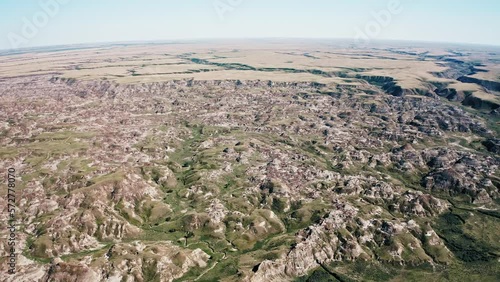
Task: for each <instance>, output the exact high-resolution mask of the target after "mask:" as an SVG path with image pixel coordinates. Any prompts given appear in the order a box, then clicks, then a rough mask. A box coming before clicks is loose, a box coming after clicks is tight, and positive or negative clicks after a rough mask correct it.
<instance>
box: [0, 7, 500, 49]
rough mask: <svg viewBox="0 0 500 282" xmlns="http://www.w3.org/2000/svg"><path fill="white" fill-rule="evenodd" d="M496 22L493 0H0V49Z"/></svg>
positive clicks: (449, 30) (435, 36)
mask: <svg viewBox="0 0 500 282" xmlns="http://www.w3.org/2000/svg"><path fill="white" fill-rule="evenodd" d="M58 1H59V2H58ZM393 1H395V3H396V4H392V5H394V7H396V8H393V9H389V8H388V6H389V5H390V3H391V2H393ZM398 2H399V5H398ZM44 3H45V4H44ZM381 11H382V12H381ZM377 14H378V15H379V16H376V15H377ZM388 14H389V15H390V16H389V17H388V16H387V15H388ZM499 27H500V1H499V0H0V49H11V48H14V47H32V46H47V45H60V44H74V43H95V42H115V41H150V40H171V39H198V38H264V37H300V38H308V37H311V38H354V37H358V38H363V40H365V39H397V40H415V41H438V42H458V43H478V44H489V45H500V31H499V29H498V28H499Z"/></svg>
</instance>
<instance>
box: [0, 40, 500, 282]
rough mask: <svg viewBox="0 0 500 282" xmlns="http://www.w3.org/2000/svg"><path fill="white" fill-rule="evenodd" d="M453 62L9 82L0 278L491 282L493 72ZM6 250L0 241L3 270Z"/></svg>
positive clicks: (495, 253)
mask: <svg viewBox="0 0 500 282" xmlns="http://www.w3.org/2000/svg"><path fill="white" fill-rule="evenodd" d="M123 48H125V49H126V48H127V47H123ZM253 52H257V51H253ZM332 52H337V51H335V50H334V51H332ZM338 52H341V50H338ZM350 52H351V53H352V52H353V51H350ZM356 52H358V53H359V54H361V55H363V54H365V53H364V52H365V50H360V51H356ZM370 52H373V50H372V51H370ZM384 52H390V53H395V54H398V56H400V55H401V52H403V51H398V52H399V53H398V52H396V51H395V50H393V49H390V50H389V51H387V50H386V51H384ZM140 55H141V54H138V55H137V56H139V57H140ZM50 56H60V55H59V53H58V52H54V53H53V54H51V55H50ZM50 56H49V58H50ZM363 56H364V55H363ZM408 56H415V57H417V58H418V57H419V56H420V57H422V56H425V55H422V54H420V55H418V54H416V55H408ZM484 56H486V57H488V56H492V57H494V58H497V57H495V56H498V54H497V55H494V54H493V55H484ZM484 56H483V57H481V58H483V59H484ZM11 57H12V58H13V59H12V60H13V61H15V60H16V58H17V57H16V55H12V56H11ZM194 57H195V56H194V55H192V56H191V57H190V59H189V60H190V61H191V62H193V60H192V58H194ZM313 57H314V56H313ZM463 57H464V58H462V59H461V60H460V61H453V60H451V59H449V58H448V59H446V58H445V59H443V58H438V59H436V58H434V59H436V60H440V61H439V62H433V64H438V65H439V64H441V65H440V66H439V67H440V68H442V69H439V71H436V70H435V69H431V70H428V71H427V73H428V75H429V76H433V77H436V79H437V80H440V79H441V82H442V81H443V79H444V80H447V81H446V82H443V83H441V84H440V83H438V82H433V83H430V82H429V83H427V84H425V85H427V88H426V87H425V86H418V87H405V84H404V83H402V82H401V81H402V80H401V79H399V80H398V78H393V77H391V76H389V75H387V73H385V72H384V70H379V72H380V73H373V72H374V71H376V68H374V69H373V70H369V71H368V70H359V71H357V70H351V71H353V72H352V73H349V72H347V73H344V72H338V71H331V72H320V71H308V72H307V73H309V74H310V75H313V76H314V75H316V76H319V77H322V78H325V77H326V78H328V79H332V80H331V81H330V80H328V79H327V80H326V81H323V80H322V81H311V80H308V79H305V78H304V79H303V80H297V81H288V80H287V81H280V80H279V79H277V80H274V79H272V78H275V77H270V79H260V78H259V79H251V78H249V79H237V78H234V79H233V78H230V79H224V78H222V79H219V78H217V79H215V78H211V79H197V78H196V77H194V79H193V78H172V79H163V78H161V77H160V78H158V77H156V78H154V79H152V81H149V80H146V81H144V80H139V81H135V82H134V83H126V81H115V80H113V79H109V78H107V79H102V78H100V77H99V76H98V75H96V76H95V77H86V78H85V79H81V78H78V77H72V76H71V75H70V76H67V75H65V74H64V72H62V71H57V72H54V73H50V72H49V73H46V72H36V73H30V72H27V73H25V74H17V75H15V76H8V75H6V74H4V75H3V76H2V77H0V105H1V111H0V117H1V118H0V121H1V123H0V143H1V145H2V148H1V149H0V167H1V168H2V169H5V170H7V168H9V167H14V168H15V169H16V171H17V175H18V179H17V187H16V193H17V194H16V195H17V196H16V201H17V202H16V206H17V209H18V210H17V213H16V223H17V224H18V226H19V231H18V233H17V236H18V238H17V240H18V241H17V244H18V250H19V253H18V266H17V268H18V271H17V273H16V274H15V275H3V274H2V276H1V277H2V278H1V280H2V281H358V280H363V281H389V280H390V281H415V280H428V281H498V279H500V273H499V269H500V268H499V261H500V243H499V235H498V234H500V221H499V204H500V197H499V196H500V195H499V188H500V170H499V165H500V156H499V152H500V140H499V127H498V120H499V114H498V109H499V108H498V105H500V103H498V100H496V99H498V91H499V89H497V88H495V87H497V86H498V83H500V79H499V80H497V81H489V82H488V81H486V80H484V79H481V78H474V77H477V75H476V74H477V73H480V71H479V72H478V71H477V69H475V68H480V65H481V63H478V62H477V57H474V60H476V61H473V60H472V59H469V58H468V57H467V56H466V55H463ZM179 58H181V59H183V60H185V59H186V55H182V56H181V57H179ZM308 59H311V58H308ZM81 60H82V61H83V60H84V59H81ZM200 60H201V59H200ZM204 60H205V59H204ZM311 60H314V59H311ZM352 60H354V59H352ZM7 61H8V60H7V59H5V61H4V62H3V63H0V66H2V64H3V65H4V66H5V67H12V65H7V64H8V63H7ZM54 61H57V59H54ZM194 62H195V63H196V64H203V65H207V66H208V67H207V68H210V67H217V68H222V70H220V71H219V72H222V76H223V74H224V71H228V72H229V71H230V70H232V69H234V68H238V69H239V70H241V68H242V65H241V64H239V63H238V64H237V65H235V64H229V65H228V63H224V64H222V63H218V64H215V65H214V63H213V61H212V62H210V61H196V60H195V61H194ZM489 63H491V60H490V61H489ZM65 66H66V67H65ZM388 66H390V65H388ZM62 67H63V68H64V69H72V70H75V68H74V66H70V65H69V64H67V65H63V66H62ZM330 67H332V68H334V67H337V66H335V65H331V66H330ZM243 68H244V67H243ZM297 69H298V67H297ZM250 71H258V72H259V73H260V72H262V73H269V75H271V74H274V72H275V71H280V72H285V73H286V72H287V70H283V69H280V70H268V69H265V68H263V67H260V68H259V69H256V70H250ZM392 71H393V72H397V71H395V70H392ZM419 71H423V70H419ZM204 72H205V71H204ZM290 72H291V71H290V70H288V73H290ZM356 72H359V73H356ZM388 72H389V71H388ZM484 72H487V70H484ZM197 73H198V72H196V73H195V74H194V75H197ZM206 73H210V70H207V71H206ZM293 73H297V72H293ZM72 74H73V75H74V73H73V72H72ZM99 75H100V74H99ZM132 75H133V73H131V74H128V75H126V77H128V76H130V77H135V78H137V76H132ZM146 76H147V75H146ZM464 77H465V78H464ZM459 78H460V79H461V80H462V81H459V80H457V79H459ZM474 79H476V80H474ZM451 81H456V82H451ZM453 83H456V85H461V86H463V84H468V83H470V84H472V85H474V87H475V88H477V89H478V90H477V91H476V92H474V93H475V94H472V93H470V92H468V91H470V90H461V89H460V88H459V87H456V88H453V87H451V86H450V84H451V85H453ZM462 83H463V84H462ZM478 93H483V94H482V95H478ZM485 93H486V94H488V95H489V96H487V97H486V96H485V95H486V94H485ZM491 97H493V98H491ZM464 101H465V102H464ZM2 187H3V186H2ZM0 205H1V206H2V207H4V206H7V197H6V196H5V189H3V190H2V198H1V199H0ZM2 210H3V209H2ZM7 220H8V214H7V213H6V212H2V213H1V214H0V222H1V225H0V227H1V231H0V235H1V237H2V238H6V237H7V236H8V235H7V232H8V231H7ZM8 253H9V246H8V245H7V241H6V240H2V242H1V244H0V256H1V257H2V260H3V262H2V263H1V264H0V270H1V271H2V273H6V272H7V267H8V266H7V263H6V261H7V260H6V259H4V258H6V257H7V256H8Z"/></svg>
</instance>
